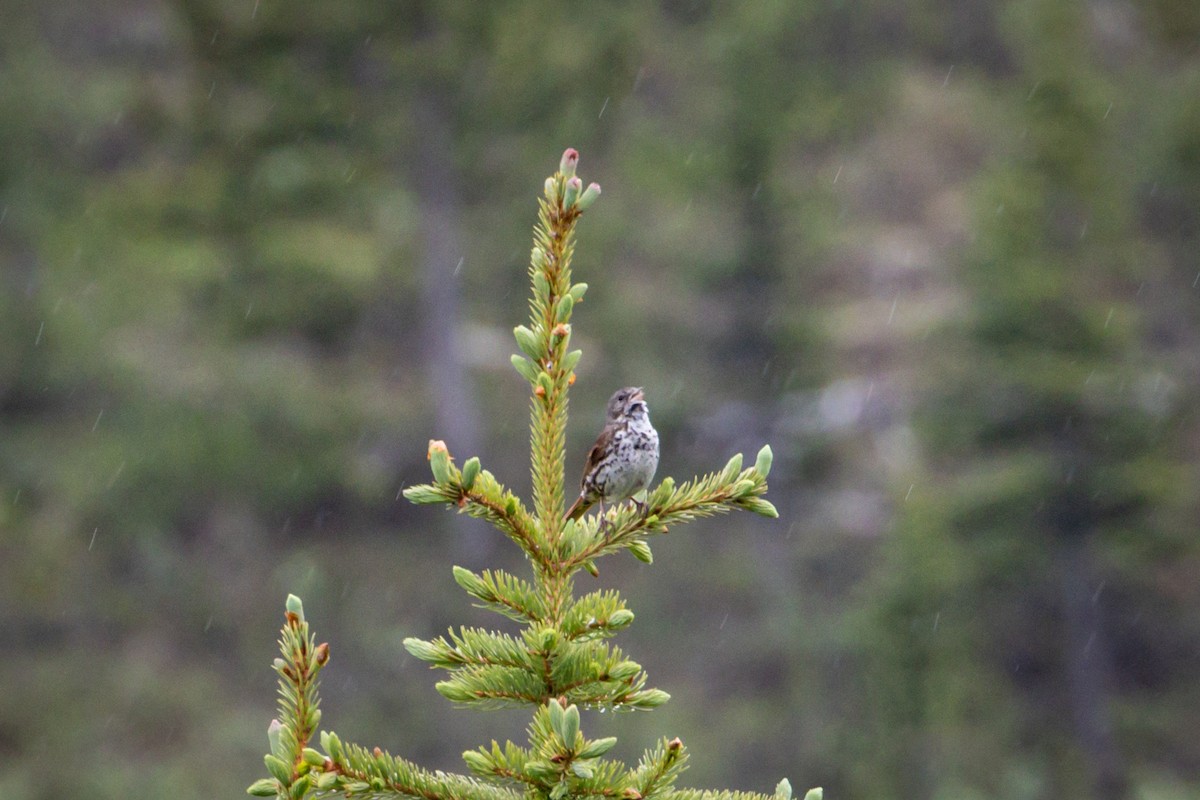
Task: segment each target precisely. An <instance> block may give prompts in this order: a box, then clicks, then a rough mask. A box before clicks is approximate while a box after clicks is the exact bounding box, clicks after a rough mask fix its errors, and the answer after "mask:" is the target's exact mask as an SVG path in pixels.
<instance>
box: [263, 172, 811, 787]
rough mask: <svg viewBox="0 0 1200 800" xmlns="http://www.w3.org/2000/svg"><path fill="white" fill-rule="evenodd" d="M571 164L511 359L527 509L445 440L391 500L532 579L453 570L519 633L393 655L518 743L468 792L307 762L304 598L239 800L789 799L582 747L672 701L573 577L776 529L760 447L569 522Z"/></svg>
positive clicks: (314, 660) (596, 192) (337, 747)
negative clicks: (681, 538) (698, 784)
mask: <svg viewBox="0 0 1200 800" xmlns="http://www.w3.org/2000/svg"><path fill="white" fill-rule="evenodd" d="M578 162H579V154H578V153H577V152H576V151H575V150H574V149H568V150H567V151H566V152H565V153H564V154H563V157H562V160H561V162H560V165H559V170H558V171H557V172H556V173H555V174H554V175H553V176H551V177H550V178H548V179H547V180H546V184H545V195H544V197H543V199H542V200H541V201H540V209H539V215H538V224H537V225H536V226H535V228H534V247H533V251H532V253H531V256H530V267H529V275H530V282H531V286H532V296H531V299H530V303H529V307H530V319H529V321H528V322H527V323H526V324H524V325H519V326H517V327H516V328H515V329H514V331H513V336H514V339H515V341H516V346H517V348H518V349H519V350H520V352H521V354H517V355H513V356H512V364H513V367H514V368H515V369H516V372H517V373H518V374H519V375H520V376H521V377H522V378H524V379H525V381H526V383H527V384H528V385H529V389H530V404H529V405H530V429H531V437H530V438H531V456H532V464H531V468H532V473H533V497H532V508H530V507H527V506H526V505H525V503H524V502H522V500H521V499H520V498H518V497H517V496H516V495H514V494H513V493H512V492H510V491H509V490H508V489H506V488H505V487H504V486H503V485H502V484H501V483H500V482H499V481H497V480H496V478H495V476H493V475H492V473H491V472H489V471H488V470H486V469H483V468H482V466H481V464H480V461H479V458H478V457H472V458H469V459H467V460H466V461H465V462H464V463H463V465H462V467H461V468H459V467H457V466H455V463H454V459H453V458H452V457H451V455H450V452H449V451H448V449H447V448H446V445H445V443H444V442H442V441H440V440H431V441H430V443H429V449H428V453H427V455H428V458H429V465H430V471H431V473H432V476H433V482H432V483H427V484H421V485H419V486H411V487H409V488H407V489H405V491H404V496H405V497H407V498H408V499H409V500H410V501H411V502H413V503H420V504H443V505H446V506H449V507H452V508H457V509H458V510H459V511H460V512H461V513H466V514H469V515H471V516H473V517H478V518H480V519H485V520H487V521H488V522H490V523H491V524H492V525H493V526H494V527H496V528H497V529H498V530H499V531H500V532H501V533H503V534H504V535H505V536H507V537H508V538H509V539H511V540H512V541H513V542H514V543H515V544H516V545H517V547H519V548H520V549H521V550H522V551H523V552H524V553H525V555H526V556H527V557H528V560H529V563H530V564H531V565H532V575H530V576H529V577H528V578H523V577H519V576H516V575H511V574H509V573H507V572H505V571H503V570H483V571H481V572H478V573H476V572H472V571H471V570H468V569H465V568H463V567H459V566H456V567H454V568H453V570H452V574H453V577H454V580H455V582H456V583H458V585H459V586H460V587H462V589H463V590H464V591H465V592H467V594H469V595H471V597H473V598H474V599H475V600H476V601H477V603H478V604H479V605H480V606H482V607H483V608H487V609H491V610H493V611H495V612H497V613H499V614H500V615H502V616H504V617H506V618H508V619H509V620H511V621H513V622H516V623H518V624H519V625H520V626H521V629H520V631H519V633H515V634H513V633H504V632H500V631H491V630H484V629H480V628H471V627H465V626H464V627H460V628H458V630H457V631H455V630H451V631H450V632H449V633H448V634H447V635H446V636H439V637H437V638H435V639H430V640H424V639H418V638H408V639H406V640H405V641H404V646H405V647H406V648H407V649H408V651H409V653H411V654H412V655H413V656H415V657H416V658H418V659H420V660H422V661H426V662H428V663H429V664H430V665H431V666H432V667H435V668H439V669H443V670H446V672H447V677H446V678H445V679H444V680H442V681H439V682H438V683H437V684H436V688H437V690H438V692H440V693H441V694H442V695H443V696H445V697H446V698H448V699H449V700H451V701H452V702H454V703H456V704H458V705H461V706H465V707H471V708H495V707H502V706H528V707H531V708H532V709H533V718H532V720H531V721H530V723H529V737H528V741H527V742H526V743H525V744H524V745H520V744H516V743H513V742H505V743H504V744H500V743H498V742H495V741H493V742H492V743H491V744H490V745H485V746H482V747H479V748H478V749H475V750H468V751H467V752H465V753H463V761H464V762H465V764H466V767H467V771H468V773H469V774H463V775H458V774H450V773H446V772H443V771H440V770H436V771H435V770H428V769H424V768H422V767H419V766H417V765H415V764H413V763H411V762H409V761H407V760H405V759H403V758H400V757H398V756H393V755H390V754H388V753H386V752H384V751H382V750H380V749H379V748H374V749H371V750H368V749H366V748H364V747H361V746H358V745H354V744H344V743H343V742H342V741H341V740H340V739H339V738H338V736H337V735H336V734H334V733H333V732H331V731H324V732H321V734H320V737H319V741H320V746H321V749H320V750H318V749H316V748H315V747H313V746H312V745H313V739H314V737H315V736H316V735H317V729H318V725H319V723H320V721H321V710H320V698H319V696H318V692H317V688H318V675H319V673H320V671H321V670H322V669H323V668H324V667H325V666H327V664H328V662H329V647H328V645H326V644H320V645H318V644H316V640H315V638H314V636H313V635H312V633H311V632H310V630H309V627H308V622H307V620H306V619H305V616H304V609H303V607H302V605H301V603H300V600H299V598H297V597H295V596H294V595H289V597H288V601H287V613H286V616H285V624H284V627H283V630H282V633H281V636H280V641H279V645H280V651H281V657H280V658H277V659H275V664H274V666H275V671H276V672H277V673H278V675H279V686H280V690H279V716H278V718H277V719H276V720H274V721H272V723H271V725H270V728H269V731H268V738H269V740H270V745H271V752H270V753H269V754H267V756H266V757H265V763H266V767H267V772H268V774H269V776H270V777H265V778H262V779H261V780H259V781H256V782H255V783H254V784H253V785H251V786H250V787H249V790H248V791H249V793H250V794H252V795H257V796H262V797H280V798H293V800H298V799H299V798H303V797H307V796H312V797H322V796H329V797H332V796H333V795H340V796H343V797H350V798H355V797H362V798H365V797H370V798H382V797H411V798H421V799H422V800H522V798H546V800H564V798H567V797H583V796H589V797H596V798H621V800H647V799H649V798H653V799H654V800H659V798H661V800H791V798H792V789H791V784H790V783H789V782H788V781H787V780H786V779H784V780H782V781H780V782H779V784H778V785H777V786H776V788H775V791H774V793H773V794H770V795H766V794H751V793H743V792H731V791H700V790H694V789H678V788H675V781H676V779H677V778H678V777H679V775H680V773H681V772H682V771H683V770H684V769H685V768H686V766H687V763H688V758H689V756H688V752H687V749H686V747H684V744H683V742H682V740H681V739H679V738H678V737H676V738H671V739H667V738H665V737H664V738H663V739H662V740H661V741H660V742H659V743H658V744H657V745H656V746H655V747H653V748H651V749H649V750H647V751H646V752H645V753H644V754H643V755H642V758H641V759H640V760H639V761H638V763H636V764H634V765H632V766H629V765H626V764H624V763H622V762H620V761H616V760H612V759H609V758H607V757H606V756H607V754H608V753H609V751H610V750H611V749H612V747H613V746H614V745H615V744H616V741H617V740H616V738H614V737H603V738H596V739H590V738H588V737H587V735H586V734H585V732H584V730H583V727H582V724H581V719H580V709H585V708H589V709H594V708H598V709H613V710H623V709H652V708H655V707H657V706H660V705H662V704H663V703H665V702H667V700H668V699H669V697H670V696H669V695H668V694H667V693H666V692H664V691H662V690H661V689H656V688H651V687H648V686H647V676H646V673H645V672H644V671H643V670H642V668H641V665H640V664H638V663H637V662H636V661H633V660H631V659H630V658H628V657H627V656H626V655H625V654H624V653H623V652H622V651H621V650H620V648H618V647H616V646H614V645H613V644H611V642H610V640H611V639H612V638H613V637H614V636H615V635H616V634H617V633H618V632H620V631H621V630H622V629H624V628H626V627H628V626H629V625H630V623H632V622H633V619H634V615H633V612H632V611H630V610H629V609H628V608H627V607H626V605H625V601H624V600H623V599H622V598H621V597H620V595H619V594H618V593H617V592H616V591H615V590H595V591H591V592H587V593H584V594H581V595H576V593H575V591H574V577H575V574H576V573H578V572H579V571H580V570H587V571H588V572H590V573H591V574H593V575H596V574H598V569H597V566H596V562H597V561H598V560H599V559H600V558H602V557H604V556H608V555H612V554H614V553H619V552H621V551H623V550H628V551H629V552H630V553H631V554H632V555H633V556H634V557H635V558H638V559H639V560H641V561H644V562H645V563H647V564H649V563H650V562H651V561H652V553H651V550H650V545H649V543H648V541H647V540H648V539H649V538H650V537H652V536H655V535H657V534H661V533H665V532H666V531H667V529H668V528H669V527H670V526H672V525H675V524H677V523H682V522H687V521H689V520H692V519H695V518H697V517H705V516H710V515H713V514H718V513H722V512H726V511H731V510H734V509H745V510H748V511H753V512H755V513H758V514H762V515H763V516H768V517H775V516H778V515H777V513H776V511H775V508H774V506H773V505H771V503H770V502H769V501H767V500H766V499H764V498H763V495H764V494H765V493H766V491H767V475H768V473H769V472H770V469H771V449H770V447H769V446H764V447H763V448H762V449H761V450H760V451H759V453H758V455H757V457H756V459H755V462H754V466H753V467H750V468H747V469H743V468H742V456H741V455H740V454H738V455H735V456H734V457H733V458H731V459H730V460H729V462H728V463H727V464H726V465H725V468H724V469H722V470H721V471H719V472H713V473H710V474H708V475H705V476H703V477H698V478H693V479H691V480H689V481H686V482H684V483H682V484H680V485H678V486H677V485H676V484H675V481H674V480H673V479H671V478H670V477H665V478H663V479H662V480H661V481H660V482H659V484H658V485H657V486H654V487H650V488H648V489H647V490H646V493H645V499H644V501H641V502H639V503H636V504H624V505H621V504H617V505H610V506H608V507H606V508H604V509H603V511H602V513H598V514H597V513H594V514H581V515H579V517H578V518H577V519H572V518H569V517H567V516H565V515H564V513H563V510H564V501H565V500H566V498H567V495H566V492H565V489H564V474H563V464H564V452H563V451H564V444H565V438H566V436H565V435H566V425H567V399H568V392H569V390H570V387H571V386H572V384H573V383H574V382H575V367H576V366H577V365H578V364H579V361H580V357H581V355H582V354H581V352H580V351H579V350H572V349H570V339H571V317H572V314H573V313H574V310H575V306H576V305H578V304H579V303H581V302H582V301H583V299H584V296H585V293H586V292H587V289H588V286H587V284H585V283H574V282H572V276H571V259H572V256H573V255H574V247H575V225H576V223H577V222H578V221H579V218H580V216H581V215H582V213H583V212H584V210H585V209H587V208H589V207H590V206H591V205H592V204H593V203H595V202H596V200H597V198H598V197H599V196H600V187H599V186H598V185H596V184H594V183H593V184H589V185H588V187H587V188H586V189H584V188H583V183H582V181H581V180H580V179H579V178H578V177H577V176H576V174H575V171H576V167H577V166H578ZM572 498H573V495H572ZM820 796H821V790H820V789H813V790H811V791H810V792H809V793H808V794H807V795H806V797H805V800H819V798H820Z"/></svg>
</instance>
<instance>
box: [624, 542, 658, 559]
mask: <svg viewBox="0 0 1200 800" xmlns="http://www.w3.org/2000/svg"><path fill="white" fill-rule="evenodd" d="M628 549H629V552H631V553H633V557H634V558H636V559H637V560H638V561H641V562H644V563H646V564H653V563H654V554H653V553H651V552H650V545H648V544H646V542H645V540H644V539H636V540H634V541H633V542H630V543H629V548H628Z"/></svg>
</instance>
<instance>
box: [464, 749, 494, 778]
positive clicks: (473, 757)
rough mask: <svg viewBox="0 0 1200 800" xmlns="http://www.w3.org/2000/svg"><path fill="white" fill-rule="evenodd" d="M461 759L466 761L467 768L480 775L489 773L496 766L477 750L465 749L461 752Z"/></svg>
mask: <svg viewBox="0 0 1200 800" xmlns="http://www.w3.org/2000/svg"><path fill="white" fill-rule="evenodd" d="M462 760H463V761H465V762H466V764H467V769H469V770H471V772H474V773H475V774H476V775H480V776H485V775H491V774H492V773H493V772H494V771H495V768H496V765H495V763H494V762H493V761H492V759H491V758H490V757H488V756H487V755H485V754H484V753H481V752H479V751H478V750H468V751H466V752H465V753H463V754H462Z"/></svg>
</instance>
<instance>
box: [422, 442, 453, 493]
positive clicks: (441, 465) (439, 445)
mask: <svg viewBox="0 0 1200 800" xmlns="http://www.w3.org/2000/svg"><path fill="white" fill-rule="evenodd" d="M426 457H427V458H428V459H429V467H430V469H431V470H432V471H433V479H434V480H435V481H437V482H438V483H448V482H449V481H450V475H451V473H450V451H449V450H447V449H446V443H445V442H443V441H442V440H441V439H430V440H429V451H428V452H427V453H426Z"/></svg>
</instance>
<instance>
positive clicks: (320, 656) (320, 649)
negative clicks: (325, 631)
mask: <svg viewBox="0 0 1200 800" xmlns="http://www.w3.org/2000/svg"><path fill="white" fill-rule="evenodd" d="M316 656H317V666H321V667H323V666H325V663H326V662H327V661H329V642H321V643H320V644H319V645H317V652H316Z"/></svg>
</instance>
